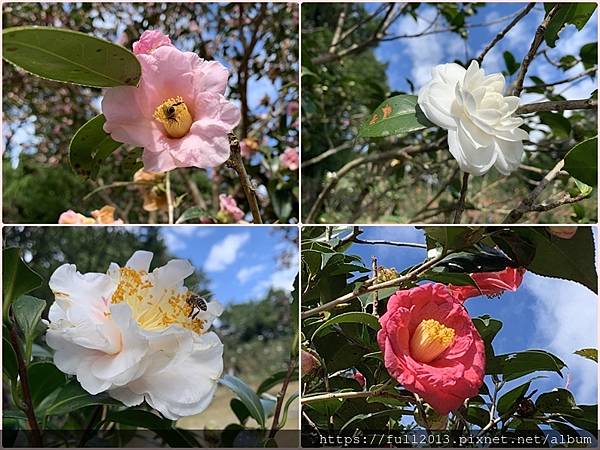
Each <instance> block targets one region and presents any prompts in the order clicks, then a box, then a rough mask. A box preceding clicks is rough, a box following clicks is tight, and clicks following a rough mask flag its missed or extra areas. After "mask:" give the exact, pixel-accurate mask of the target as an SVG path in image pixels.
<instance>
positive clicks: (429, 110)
mask: <svg viewBox="0 0 600 450" xmlns="http://www.w3.org/2000/svg"><path fill="white" fill-rule="evenodd" d="M454 98H455V97H454V95H453V91H451V90H448V89H447V88H446V87H445V85H443V84H441V83H432V84H431V85H430V86H426V87H424V88H423V89H421V92H420V93H419V97H418V99H417V103H418V104H419V106H420V107H421V110H422V111H423V113H424V114H425V117H427V118H428V119H429V120H430V121H431V122H433V123H435V124H436V125H438V126H440V127H442V128H445V129H448V128H451V127H453V126H455V123H454V119H453V118H452V115H451V110H452V103H453V102H454Z"/></svg>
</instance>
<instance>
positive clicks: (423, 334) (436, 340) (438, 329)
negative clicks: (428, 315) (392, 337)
mask: <svg viewBox="0 0 600 450" xmlns="http://www.w3.org/2000/svg"><path fill="white" fill-rule="evenodd" d="M454 334H455V332H454V330H453V329H452V328H449V327H447V326H445V325H443V324H441V323H439V322H438V321H437V320H435V319H428V320H423V321H421V323H420V324H419V326H418V327H417V328H416V329H415V332H414V333H413V336H412V338H411V340H410V352H411V354H412V357H413V358H414V359H416V360H417V361H419V362H422V363H429V362H431V361H433V360H434V359H435V358H437V357H438V356H440V355H441V354H442V352H443V351H444V350H446V349H447V348H448V347H450V345H451V344H452V342H453V341H454Z"/></svg>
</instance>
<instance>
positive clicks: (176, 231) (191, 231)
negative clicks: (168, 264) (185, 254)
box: [162, 226, 214, 253]
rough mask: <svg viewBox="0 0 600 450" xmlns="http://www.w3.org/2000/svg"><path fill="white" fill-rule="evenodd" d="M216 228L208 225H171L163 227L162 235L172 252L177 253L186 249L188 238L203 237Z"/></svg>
mask: <svg viewBox="0 0 600 450" xmlns="http://www.w3.org/2000/svg"><path fill="white" fill-rule="evenodd" d="M213 231H214V230H212V229H210V228H206V227H189V226H185V227H180V226H177V227H169V228H166V229H165V228H163V230H162V236H163V238H164V240H165V244H166V245H167V248H168V249H169V250H170V251H171V252H172V253H177V252H179V251H181V250H185V248H186V247H187V243H186V238H191V237H197V238H203V237H207V236H209V235H210V234H212V232H213Z"/></svg>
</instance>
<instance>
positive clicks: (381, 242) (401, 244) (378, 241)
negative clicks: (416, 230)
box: [352, 237, 427, 248]
mask: <svg viewBox="0 0 600 450" xmlns="http://www.w3.org/2000/svg"><path fill="white" fill-rule="evenodd" d="M352 241H353V242H354V243H356V244H367V245H393V246H395V247H414V248H427V246H426V245H425V244H419V243H418V242H396V241H386V240H383V239H371V240H369V241H363V240H362V239H359V238H357V237H355V238H354V239H352Z"/></svg>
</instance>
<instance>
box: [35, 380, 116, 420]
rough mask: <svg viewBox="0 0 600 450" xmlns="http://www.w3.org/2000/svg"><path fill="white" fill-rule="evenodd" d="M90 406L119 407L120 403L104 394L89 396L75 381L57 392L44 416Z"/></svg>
mask: <svg viewBox="0 0 600 450" xmlns="http://www.w3.org/2000/svg"><path fill="white" fill-rule="evenodd" d="M90 405H121V403H120V402H118V401H117V400H114V399H112V398H110V397H109V396H108V394H107V393H105V392H103V393H101V394H98V395H91V394H90V393H88V392H86V391H85V390H84V389H83V388H82V387H81V386H80V385H79V383H78V382H77V381H75V380H71V381H70V382H69V383H68V384H67V385H65V386H64V387H63V388H62V389H61V390H60V391H59V392H58V394H57V396H56V398H55V399H54V401H53V402H52V404H51V405H50V406H48V408H47V409H46V415H48V416H60V415H63V414H68V413H71V412H73V411H76V410H78V409H81V408H85V407H86V406H90Z"/></svg>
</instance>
